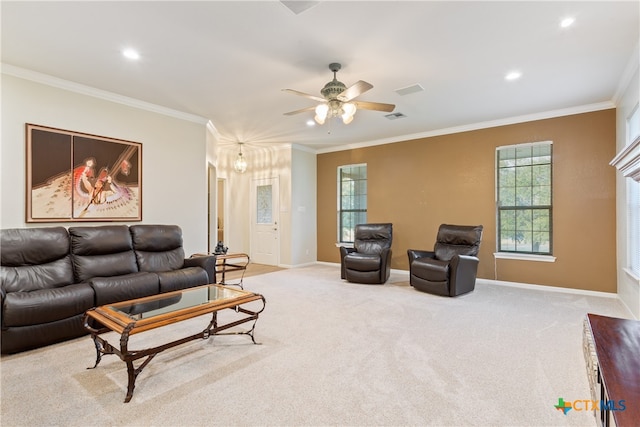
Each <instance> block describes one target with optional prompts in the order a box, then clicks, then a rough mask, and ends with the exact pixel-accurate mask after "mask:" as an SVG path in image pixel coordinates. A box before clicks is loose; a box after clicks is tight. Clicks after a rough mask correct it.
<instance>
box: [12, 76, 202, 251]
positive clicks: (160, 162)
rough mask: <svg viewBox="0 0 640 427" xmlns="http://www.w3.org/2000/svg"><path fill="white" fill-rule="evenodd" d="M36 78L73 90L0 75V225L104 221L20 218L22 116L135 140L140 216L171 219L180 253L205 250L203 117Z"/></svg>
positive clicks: (157, 220)
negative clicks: (139, 145) (138, 159)
mask: <svg viewBox="0 0 640 427" xmlns="http://www.w3.org/2000/svg"><path fill="white" fill-rule="evenodd" d="M43 80H46V81H47V82H48V81H49V80H53V82H52V84H58V86H65V87H66V86H69V87H72V88H73V89H75V90H67V89H65V88H62V87H56V86H52V85H49V84H42V83H38V82H35V81H32V80H26V79H23V78H18V77H14V76H11V75H7V74H4V73H3V74H2V98H1V104H2V109H1V110H2V111H1V119H2V120H1V121H2V129H1V135H2V140H1V154H2V155H1V157H0V194H1V198H0V202H1V203H0V226H1V228H22V227H48V226H59V225H62V226H65V227H68V226H70V225H74V224H75V225H106V224H109V223H105V222H96V223H93V222H92V223H88V222H83V223H37V224H27V223H25V203H26V199H25V193H26V189H25V180H24V177H25V174H26V172H25V164H26V159H25V123H34V124H38V125H43V126H50V127H54V128H58V129H67V130H72V131H77V132H84V133H88V134H92V135H100V136H107V137H112V138H119V139H124V140H128V141H135V142H140V143H142V165H143V167H142V183H143V184H142V195H143V209H142V223H144V224H176V225H179V226H180V227H182V233H183V240H184V249H185V252H186V253H187V255H189V254H192V253H197V252H204V251H206V250H207V197H206V195H207V163H206V127H205V124H206V121H204V119H198V118H196V117H195V116H189V117H188V118H187V119H182V118H180V117H181V116H183V114H181V113H178V112H174V111H169V110H163V111H166V113H167V114H164V113H159V112H155V110H159V109H160V107H153V108H151V106H150V105H148V104H144V103H142V102H139V101H135V100H130V99H125V98H123V97H118V96H117V95H111V96H109V97H106V98H109V99H105V97H104V96H102V95H103V93H102V92H99V91H96V90H92V89H88V88H85V87H81V86H78V85H75V84H73V83H70V82H66V83H65V84H64V85H62V84H60V83H59V82H58V81H57V80H54V79H48V78H47V79H44V78H43ZM94 95H95V96H94ZM100 96H102V97H100ZM111 98H114V99H117V100H120V101H122V102H114V101H111V100H110V99H111ZM138 107H139V108H138ZM152 110H153V111H152ZM174 113H175V114H174Z"/></svg>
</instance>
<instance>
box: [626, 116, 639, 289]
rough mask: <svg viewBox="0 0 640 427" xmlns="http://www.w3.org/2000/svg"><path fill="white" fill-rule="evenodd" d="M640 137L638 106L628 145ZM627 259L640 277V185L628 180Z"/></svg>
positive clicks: (629, 124)
mask: <svg viewBox="0 0 640 427" xmlns="http://www.w3.org/2000/svg"><path fill="white" fill-rule="evenodd" d="M638 136H640V109H639V108H638V106H637V105H636V106H635V108H634V109H633V112H632V113H631V116H630V117H629V118H628V119H627V145H628V144H631V143H632V142H633V141H635V140H636V138H638ZM627 227H628V233H627V236H629V241H628V248H627V259H628V267H629V270H631V272H632V273H633V274H634V275H635V276H636V277H640V183H638V182H636V181H634V180H633V179H630V178H627Z"/></svg>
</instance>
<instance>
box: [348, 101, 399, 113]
mask: <svg viewBox="0 0 640 427" xmlns="http://www.w3.org/2000/svg"><path fill="white" fill-rule="evenodd" d="M354 104H356V108H358V110H375V111H386V112H387V113H390V112H392V111H393V109H394V108H396V106H395V105H394V104H383V103H381V102H367V101H356V102H354Z"/></svg>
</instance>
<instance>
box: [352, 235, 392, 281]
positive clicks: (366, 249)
mask: <svg viewBox="0 0 640 427" xmlns="http://www.w3.org/2000/svg"><path fill="white" fill-rule="evenodd" d="M392 239H393V225H392V224H390V223H385V224H358V225H356V229H355V239H354V242H353V248H345V247H341V248H340V263H341V266H342V271H341V277H342V278H343V279H346V280H348V281H349V282H355V283H369V284H381V283H384V282H386V281H387V280H388V279H389V275H390V274H391V242H392Z"/></svg>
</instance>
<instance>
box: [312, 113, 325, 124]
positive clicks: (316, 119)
mask: <svg viewBox="0 0 640 427" xmlns="http://www.w3.org/2000/svg"><path fill="white" fill-rule="evenodd" d="M313 120H315V121H316V123H318V124H319V125H323V124H324V121H325V118H324V117H320V116H318V115H317V114H316V116H315V117H314V118H313Z"/></svg>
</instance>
